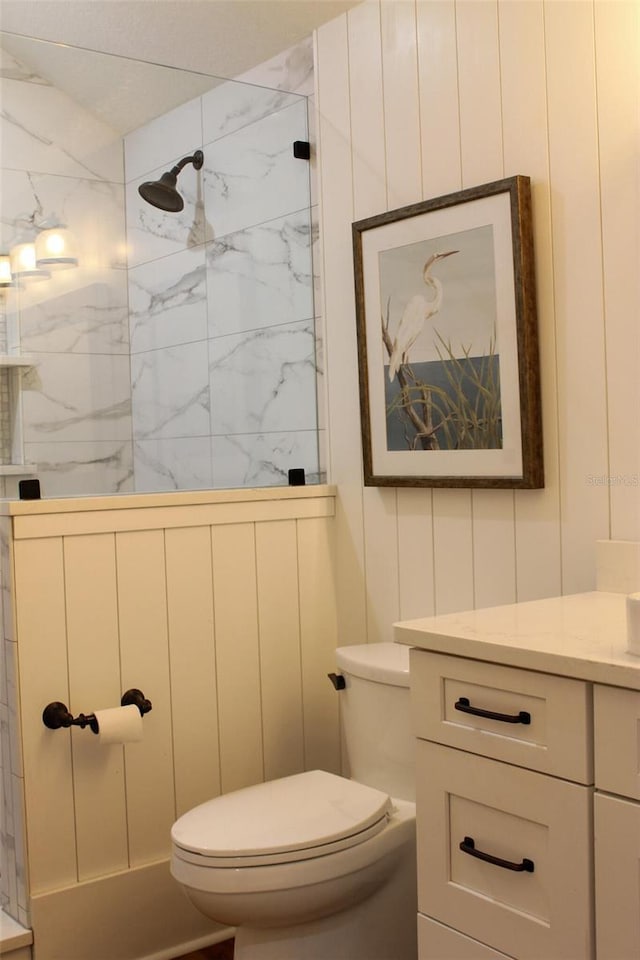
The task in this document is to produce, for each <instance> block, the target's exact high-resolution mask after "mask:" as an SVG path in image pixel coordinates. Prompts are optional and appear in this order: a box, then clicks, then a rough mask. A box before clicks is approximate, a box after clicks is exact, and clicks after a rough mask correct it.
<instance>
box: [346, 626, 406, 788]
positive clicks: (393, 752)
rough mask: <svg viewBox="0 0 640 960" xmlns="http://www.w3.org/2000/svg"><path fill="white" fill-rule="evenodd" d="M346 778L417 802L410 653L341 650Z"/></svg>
mask: <svg viewBox="0 0 640 960" xmlns="http://www.w3.org/2000/svg"><path fill="white" fill-rule="evenodd" d="M336 665H337V667H338V672H339V673H340V674H342V676H343V677H344V680H345V687H344V689H342V690H341V691H340V693H339V696H340V707H341V718H342V728H343V734H344V740H345V745H346V753H347V757H346V760H347V763H346V764H345V767H346V769H345V771H344V773H345V775H346V776H349V777H351V779H352V780H357V781H358V782H359V783H364V784H366V785H367V786H370V787H375V788H376V789H377V790H384V792H385V793H388V794H390V795H391V796H392V797H397V798H398V799H400V800H415V738H414V736H413V734H412V731H411V721H410V718H409V648H408V647H403V646H400V645H398V644H395V643H364V644H357V645H355V646H348V647H338V649H337V650H336Z"/></svg>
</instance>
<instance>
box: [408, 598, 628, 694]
mask: <svg viewBox="0 0 640 960" xmlns="http://www.w3.org/2000/svg"><path fill="white" fill-rule="evenodd" d="M394 639H395V641H396V643H403V644H407V645H409V646H412V647H419V648H421V649H424V650H432V651H436V652H438V653H448V654H451V655H452V656H457V657H468V658H470V659H472V660H483V661H488V662H490V663H499V664H503V665H506V666H513V667H520V668H524V669H527V670H538V671H541V672H543V673H552V674H556V675H558V676H564V677H574V678H576V679H579V680H588V681H591V682H593V683H603V684H609V685H611V686H617V687H627V688H629V689H632V690H640V657H638V656H634V655H633V654H630V653H627V652H626V646H627V625H626V595H625V594H622V593H606V592H602V591H594V592H593V593H578V594H573V595H570V596H565V597H551V598H550V599H546V600H531V601H529V602H526V603H513V604H508V605H506V606H500V607H487V608H485V609H481V610H470V611H466V612H464V613H452V614H443V615H440V616H435V617H425V618H422V619H418V620H405V621H402V622H400V623H396V624H394Z"/></svg>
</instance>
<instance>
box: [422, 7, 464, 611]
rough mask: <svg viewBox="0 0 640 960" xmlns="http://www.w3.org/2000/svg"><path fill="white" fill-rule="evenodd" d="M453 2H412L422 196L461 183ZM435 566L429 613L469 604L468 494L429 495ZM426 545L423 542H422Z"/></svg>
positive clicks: (445, 492) (453, 188) (451, 190)
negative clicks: (415, 31) (415, 37)
mask: <svg viewBox="0 0 640 960" xmlns="http://www.w3.org/2000/svg"><path fill="white" fill-rule="evenodd" d="M457 15H458V14H457V5H456V4H455V3H454V2H453V0H443V2H438V3H431V2H428V0H424V2H423V0H419V2H418V4H417V43H418V68H419V69H418V80H419V91H420V135H421V146H422V158H423V159H422V178H423V184H422V191H423V196H424V197H425V198H429V197H437V196H440V195H441V194H446V193H454V192H455V191H457V190H460V189H461V188H462V186H463V181H462V142H461V117H462V115H461V88H460V71H461V68H460V66H459V52H458V27H457ZM431 498H432V513H433V542H432V547H431V553H432V558H429V562H431V563H432V564H433V571H434V596H433V612H434V613H445V612H448V611H451V610H461V609H465V608H467V607H470V606H472V605H473V564H472V560H471V555H470V554H468V553H467V552H466V551H468V550H469V549H470V545H471V543H472V514H471V495H470V493H469V491H467V490H443V489H434V490H433V492H432V495H431ZM427 547H428V545H427Z"/></svg>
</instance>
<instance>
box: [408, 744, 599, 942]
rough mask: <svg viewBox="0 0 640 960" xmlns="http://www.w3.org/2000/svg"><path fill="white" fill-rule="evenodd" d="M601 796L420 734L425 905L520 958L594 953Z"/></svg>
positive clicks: (448, 922)
mask: <svg viewBox="0 0 640 960" xmlns="http://www.w3.org/2000/svg"><path fill="white" fill-rule="evenodd" d="M592 796H593V791H592V789H591V788H590V787H584V786H579V785H577V784H574V783H569V782H567V781H565V780H558V779H555V778H553V777H548V776H544V775H542V774H539V773H533V772H531V771H530V770H522V769H519V768H517V767H512V766H508V765H506V764H504V763H498V762H496V761H495V760H487V759H486V758H484V757H479V756H475V755H474V754H469V753H464V752H462V751H459V750H452V749H451V748H449V747H443V746H441V745H440V744H435V743H427V742H423V741H418V744H417V811H418V823H417V829H418V836H417V849H418V890H419V895H418V909H419V910H420V912H421V913H424V914H426V915H428V916H431V917H433V918H434V919H436V920H439V921H441V922H442V923H444V924H446V925H447V926H450V927H453V928H454V929H456V930H459V931H460V932H461V933H465V934H468V935H469V936H470V937H473V938H474V939H476V940H479V941H480V942H481V943H484V944H489V945H490V946H492V947H493V948H495V949H496V950H499V951H502V952H503V953H506V954H507V955H508V956H512V957H517V958H518V960H541V958H544V960H588V958H590V957H592V955H593V953H592V939H593V938H592V934H593V931H592V919H591V914H592V910H591V882H592V867H591V855H590V847H591V844H590V825H591V805H592ZM461 844H463V845H464V850H463V849H462V848H461ZM469 850H472V851H473V852H468V851H469ZM465 851H467V852H465ZM479 853H482V854H485V855H488V856H489V857H492V858H498V859H499V860H500V861H501V863H500V864H496V863H495V862H486V860H485V859H480V858H478V854H479ZM507 864H508V865H510V866H509V867H508V866H507ZM531 867H532V868H533V869H532V870H531ZM516 868H517V869H516Z"/></svg>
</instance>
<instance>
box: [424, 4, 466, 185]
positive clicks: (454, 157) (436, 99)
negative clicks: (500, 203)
mask: <svg viewBox="0 0 640 960" xmlns="http://www.w3.org/2000/svg"><path fill="white" fill-rule="evenodd" d="M416 13H417V21H416V23H417V38H418V80H419V85H420V138H421V146H422V149H421V156H422V181H423V195H424V198H425V199H428V198H429V197H438V196H440V195H441V194H446V193H451V192H453V191H454V190H459V189H460V185H461V183H462V170H461V158H460V98H459V93H458V48H457V42H456V9H455V3H454V2H453V0H435V2H434V0H417V4H416Z"/></svg>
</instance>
